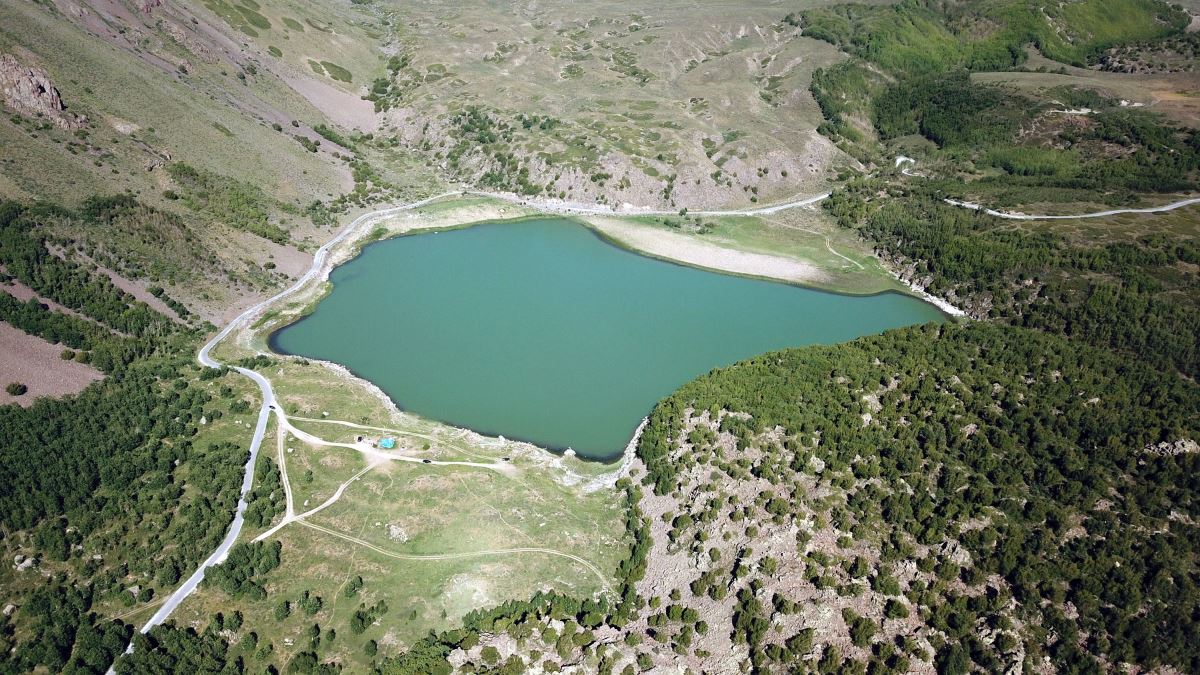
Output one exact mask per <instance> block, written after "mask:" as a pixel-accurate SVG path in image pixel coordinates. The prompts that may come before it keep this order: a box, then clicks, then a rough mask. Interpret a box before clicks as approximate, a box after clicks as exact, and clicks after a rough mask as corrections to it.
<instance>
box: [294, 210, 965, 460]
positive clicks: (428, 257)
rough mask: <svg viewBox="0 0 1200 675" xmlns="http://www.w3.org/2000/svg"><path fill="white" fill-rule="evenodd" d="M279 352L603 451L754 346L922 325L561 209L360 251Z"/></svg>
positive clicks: (484, 423) (899, 298)
mask: <svg viewBox="0 0 1200 675" xmlns="http://www.w3.org/2000/svg"><path fill="white" fill-rule="evenodd" d="M330 280H331V281H332V282H333V285H334V287H333V291H332V292H331V293H330V294H329V295H328V296H327V297H326V298H325V299H323V300H322V301H321V302H320V303H319V304H318V305H317V307H316V309H315V311H314V312H313V313H312V314H311V315H309V316H308V317H306V318H304V319H302V320H300V321H298V322H297V323H294V324H292V325H290V326H287V327H285V328H283V329H281V330H280V331H278V332H276V333H275V334H274V335H272V336H271V346H272V348H273V349H275V350H276V351H278V352H281V353H286V354H296V355H300V356H306V357H310V358H317V359H324V360H328V361H333V362H336V363H340V364H342V365H344V366H346V367H347V368H349V369H350V370H352V371H354V373H356V374H357V375H359V376H361V377H364V378H366V379H368V380H370V381H371V382H373V383H375V384H376V385H378V386H379V387H380V388H381V389H383V390H384V391H385V392H386V393H387V394H388V396H390V397H391V398H392V400H393V401H395V402H396V404H397V405H399V406H400V407H401V408H404V409H406V410H410V411H412V412H415V413H417V414H420V415H423V416H425V417H428V418H432V419H436V420H441V421H444V422H448V423H451V424H454V425H457V426H463V427H468V428H471V429H474V430H476V431H479V432H481V433H485V434H491V435H503V436H505V437H507V438H516V439H521V440H527V441H530V442H533V443H536V444H538V445H541V446H543V447H547V448H552V449H565V448H568V447H570V448H573V449H574V450H575V451H576V452H577V453H579V454H580V455H581V456H585V457H590V458H594V459H608V458H611V457H614V456H616V455H618V454H620V452H621V451H622V450H623V449H624V447H625V444H626V443H627V442H628V440H629V438H630V436H631V435H632V433H633V431H634V429H635V428H636V427H637V425H638V423H639V422H640V421H641V419H642V417H644V416H645V415H646V414H647V413H648V412H649V411H650V409H651V408H652V407H653V406H654V403H655V402H656V401H658V400H659V399H660V398H662V397H664V396H666V395H667V394H670V393H671V392H672V391H674V390H675V389H676V388H678V387H679V385H681V384H683V383H684V382H687V381H688V380H691V379H693V378H695V377H696V376H698V375H702V374H703V373H706V372H708V371H709V370H711V369H713V368H716V367H718V366H724V365H728V364H731V363H734V362H735V361H739V360H741V359H745V358H748V357H751V356H755V355H757V354H761V353H763V352H767V351H771V350H774V349H780V348H783V347H796V346H801V345H808V344H814V343H821V344H830V343H835V342H842V341H845V340H850V339H852V338H855V337H858V336H861V335H867V334H872V333H878V332H881V331H883V330H886V329H888V328H895V327H899V326H905V325H910V324H916V323H925V322H929V321H941V320H943V319H944V317H943V315H942V314H941V313H940V312H939V311H938V310H937V309H936V308H934V307H933V306H931V305H929V304H927V303H924V302H922V301H920V300H917V299H915V298H911V297H908V296H905V295H901V294H896V293H886V294H882V295H876V296H870V297H851V296H844V295H836V294H832V293H825V292H821V291H815V290H811V289H805V288H799V287H795V286H790V285H787V284H780V283H772V282H767V281H759V280H754V279H747V278H742V277H735V276H729V275H724V274H717V273H713V272H706V271H703V270H698V269H693V268H690V267H684V266H681V265H674V264H671V263H667V262H663V261H659V260H654V259H651V258H647V257H644V256H640V255H637V254H635V253H631V252H628V251H625V250H622V249H620V248H618V247H616V246H613V245H611V244H609V243H607V242H605V241H603V240H602V239H600V238H599V237H598V236H597V235H596V234H594V233H593V232H591V231H590V230H588V229H587V228H585V227H583V226H582V225H579V224H577V223H573V222H570V221H566V220H561V219H541V220H527V221H521V222H511V223H487V224H482V225H476V226H473V227H470V228H466V229H461V230H452V231H446V232H438V233H425V234H416V235H410V236H405V237H400V238H397V239H390V240H387V241H381V242H376V243H373V244H370V245H368V246H367V247H366V248H364V250H363V251H362V254H361V255H359V256H358V257H357V258H355V259H354V260H352V261H350V262H348V263H346V264H345V265H342V266H340V267H338V268H337V269H335V270H334V271H333V273H332V274H331V275H330Z"/></svg>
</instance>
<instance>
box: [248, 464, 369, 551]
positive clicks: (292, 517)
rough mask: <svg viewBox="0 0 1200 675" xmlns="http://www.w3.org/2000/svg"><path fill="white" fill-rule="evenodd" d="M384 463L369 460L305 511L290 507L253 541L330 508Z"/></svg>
mask: <svg viewBox="0 0 1200 675" xmlns="http://www.w3.org/2000/svg"><path fill="white" fill-rule="evenodd" d="M382 463H383V462H381V461H376V462H369V463H368V464H367V465H366V466H365V467H363V468H362V469H361V470H360V471H359V472H358V473H356V474H354V475H353V476H351V477H350V478H349V479H347V480H346V482H344V483H342V484H341V485H339V486H338V488H337V489H336V490H334V491H333V494H332V495H330V496H329V499H326V500H325V501H323V502H321V504H320V505H318V506H316V507H314V508H311V509H309V510H307V511H305V512H304V513H295V512H294V511H293V510H291V509H289V511H288V512H286V513H284V516H283V519H282V520H280V521H279V522H278V523H276V524H275V525H274V526H272V527H271V529H269V530H267V531H266V532H263V533H262V534H260V535H258V536H257V537H255V538H254V539H253V541H256V542H258V541H264V540H266V539H268V538H270V537H271V536H273V535H274V534H275V533H276V532H278V531H280V530H282V529H283V528H284V527H285V526H287V525H289V524H291V523H294V522H297V521H302V520H304V519H305V518H307V517H309V516H312V515H315V514H317V513H320V512H321V511H323V510H324V509H326V508H329V507H330V506H332V505H333V504H335V503H336V502H337V500H339V499H341V498H342V493H343V492H345V491H346V488H348V487H350V484H351V483H353V482H354V481H356V480H358V479H359V478H362V477H363V476H364V475H366V473H367V472H368V471H370V470H371V469H374V468H375V467H377V466H379V465H380V464H382Z"/></svg>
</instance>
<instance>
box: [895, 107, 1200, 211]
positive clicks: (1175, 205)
mask: <svg viewBox="0 0 1200 675" xmlns="http://www.w3.org/2000/svg"><path fill="white" fill-rule="evenodd" d="M1054 112H1059V113H1068V114H1086V113H1090V112H1091V111H1090V110H1088V109H1087V108H1082V109H1080V110H1056V111H1054ZM906 165H907V166H906ZM916 165H917V160H915V159H913V158H912V157H905V156H904V155H900V156H898V157H896V166H897V167H901V166H904V168H903V169H900V173H902V174H904V175H905V176H911V177H921V174H918V173H914V172H913V171H912V167H914V166H916ZM942 201H943V202H945V203H947V204H949V205H951V206H957V207H959V208H964V209H970V210H972V211H979V212H981V213H986V214H988V215H989V216H995V217H997V218H1007V219H1008V220H1078V219H1081V218H1107V217H1109V216H1119V215H1122V214H1126V213H1142V214H1153V213H1166V212H1168V211H1174V210H1175V209H1181V208H1183V207H1185V206H1191V205H1193V204H1200V197H1188V198H1186V199H1180V200H1179V201H1175V202H1171V203H1170V204H1163V205H1162V206H1148V207H1144V208H1129V209H1109V210H1107V211H1092V212H1091V213H1072V214H1059V215H1048V214H1042V215H1038V214H1030V213H1014V212H1012V211H997V210H996V209H989V208H987V207H986V206H984V205H982V204H976V203H975V202H967V201H963V200H961V199H949V198H946V199H943V200H942Z"/></svg>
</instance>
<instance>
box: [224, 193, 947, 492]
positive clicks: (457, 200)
mask: <svg viewBox="0 0 1200 675" xmlns="http://www.w3.org/2000/svg"><path fill="white" fill-rule="evenodd" d="M544 217H560V218H564V219H566V220H570V221H572V222H576V223H578V224H580V225H582V226H584V227H585V228H587V230H588V231H589V232H591V233H593V234H594V235H595V236H597V237H598V238H600V239H602V240H604V241H605V242H606V243H607V244H608V245H612V246H615V247H617V248H620V249H622V250H626V251H629V252H632V253H635V254H637V255H640V256H643V257H647V258H651V259H655V260H660V261H663V262H667V263H671V264H674V265H679V266H683V267H688V268H693V269H700V270H705V271H709V272H716V273H720V274H726V275H732V276H737V277H744V278H750V279H758V280H764V281H772V282H777V283H782V284H787V285H789V286H797V287H801V288H806V289H810V290H814V291H818V292H821V293H828V294H832V295H839V296H845V297H869V296H877V295H885V294H897V295H910V296H913V297H918V298H920V299H921V300H924V301H925V302H927V303H929V304H930V305H932V306H934V307H936V308H937V309H938V310H939V311H940V312H941V313H942V314H943V315H945V316H946V317H947V318H951V317H953V316H955V313H953V312H951V311H947V305H948V303H945V302H944V301H941V302H938V300H939V299H937V298H933V297H932V296H929V295H928V294H925V293H922V292H921V291H920V289H916V288H913V287H911V286H908V292H907V293H906V292H905V291H903V290H884V291H878V292H873V293H853V292H848V291H840V290H837V289H831V288H827V287H822V286H821V285H815V284H811V283H804V282H802V281H799V280H797V279H794V278H787V277H784V278H780V277H779V276H775V275H772V274H769V273H768V274H766V275H760V274H750V273H746V272H743V271H739V270H736V269H728V265H722V264H721V261H720V260H715V261H698V260H695V259H689V260H681V259H677V258H673V257H671V256H670V255H663V254H659V253H655V252H652V251H645V250H641V249H639V248H637V247H635V246H631V245H629V244H627V243H626V242H623V241H621V240H619V239H616V238H614V237H612V236H610V235H609V234H608V233H607V232H605V231H604V229H603V228H600V227H598V226H596V225H595V224H594V223H592V222H590V221H589V220H588V219H587V218H584V217H579V216H565V215H563V214H553V213H546V212H543V211H540V210H535V209H533V208H530V207H527V206H521V205H514V204H512V203H506V202H502V201H499V200H493V199H487V198H482V197H462V196H454V195H448V196H447V197H446V198H445V199H441V200H438V201H435V202H432V203H430V204H428V205H425V206H422V207H420V208H419V209H414V210H412V211H408V212H403V213H394V214H389V215H383V216H380V217H378V218H370V219H367V220H366V221H364V222H363V223H362V225H361V226H360V227H358V228H356V229H355V230H354V231H352V232H348V233H346V235H345V236H344V237H342V240H341V241H339V242H338V245H337V246H336V247H334V249H333V250H331V251H330V255H329V256H328V257H327V258H326V259H325V261H324V262H323V264H322V266H321V268H320V270H319V271H318V273H317V274H316V275H315V276H314V278H313V279H312V280H311V282H310V284H309V285H308V286H307V287H306V288H305V289H303V290H302V291H301V292H300V293H298V294H297V296H299V297H297V298H296V299H295V300H293V303H296V302H299V303H300V305H299V311H287V310H286V309H285V310H280V311H275V310H274V309H273V308H271V307H267V308H264V309H263V310H262V312H261V313H260V315H259V321H258V322H254V325H253V327H251V326H247V327H246V330H247V331H248V332H249V333H251V334H250V335H248V336H246V337H245V340H246V343H247V346H250V345H253V344H256V343H258V341H259V339H260V338H263V344H262V347H264V348H265V351H266V352H267V353H269V354H270V355H275V356H281V357H283V358H303V357H293V356H291V355H287V354H281V353H280V352H279V351H277V350H276V349H274V348H273V346H272V345H271V344H270V342H272V338H273V336H274V334H275V333H276V332H278V331H279V330H281V329H282V328H284V327H286V326H288V325H291V324H293V323H295V322H296V321H299V320H301V319H303V318H304V317H305V316H307V315H308V314H309V313H311V312H312V311H313V310H314V309H315V307H316V305H317V304H318V303H320V302H321V300H322V299H324V298H325V297H326V296H327V295H328V293H329V292H330V290H331V286H330V284H329V277H330V274H331V273H332V271H333V270H334V269H336V268H337V267H339V266H341V265H344V264H346V263H348V262H350V261H352V260H354V259H355V258H356V257H357V256H359V255H360V254H361V253H362V251H363V249H365V248H366V247H367V246H369V245H370V244H372V243H376V242H380V241H384V240H388V239H393V238H396V237H403V236H409V235H415V234H428V233H434V232H441V231H453V230H461V229H466V228H471V227H474V226H477V225H481V224H487V223H507V222H519V221H522V220H528V219H537V218H544ZM634 227H636V226H634ZM714 246H715V245H714ZM718 248H725V247H718ZM729 250H734V251H736V250H739V249H729ZM783 259H787V258H786V257H783ZM705 262H710V263H711V264H704V263H705ZM901 281H902V280H901ZM906 286H907V284H906ZM954 309H956V308H954ZM264 319H266V320H265V321H264ZM309 360H312V361H320V360H319V359H309ZM323 363H324V364H325V366H326V367H327V368H330V369H331V371H333V372H337V373H338V374H339V376H340V377H341V378H343V379H346V380H347V381H348V382H350V383H356V384H359V385H361V386H362V389H363V390H364V391H367V392H369V393H370V395H371V396H372V398H374V399H376V400H378V401H379V402H380V403H381V404H382V405H383V406H384V407H385V409H386V410H388V411H395V412H396V413H400V414H405V415H416V416H417V417H420V418H422V419H427V420H428V421H431V422H434V423H436V424H439V425H442V426H445V427H447V428H450V429H457V430H460V431H462V432H465V433H469V434H474V435H478V436H479V437H481V438H497V437H492V436H488V435H487V434H484V433H481V432H479V431H477V430H475V429H471V428H469V427H462V426H458V425H454V424H450V423H447V422H442V421H439V420H436V419H433V418H428V417H425V416H422V415H417V414H416V413H413V412H411V411H408V410H406V409H404V408H402V407H401V406H399V405H398V404H397V403H396V402H395V401H394V400H392V398H391V397H390V396H388V395H387V393H386V392H384V391H383V390H382V389H381V388H379V386H378V385H376V384H375V383H373V382H371V381H370V380H368V379H367V378H364V377H361V376H359V375H358V374H356V373H354V372H353V371H351V370H350V369H349V368H347V367H345V366H344V365H341V364H337V363H332V362H323ZM502 438H504V439H505V440H508V441H511V442H514V443H521V444H523V445H528V446H530V447H533V448H537V449H538V450H539V451H541V453H542V454H543V455H544V456H545V458H546V460H547V461H548V462H550V463H557V464H561V463H562V462H563V460H565V459H567V458H570V457H574V458H575V459H578V460H579V461H581V462H586V463H588V464H595V465H599V466H612V467H613V468H614V469H615V470H616V471H615V472H614V474H613V475H616V473H619V472H620V471H621V470H622V469H623V468H624V467H627V466H628V463H629V461H630V460H631V457H632V455H633V452H634V451H635V450H636V441H637V438H638V434H637V432H636V431H635V432H634V434H633V436H632V437H631V439H630V441H629V443H628V444H627V445H626V447H625V448H624V451H623V452H620V453H618V454H615V455H612V456H608V457H603V458H591V457H585V456H582V455H579V454H577V453H569V452H567V449H565V448H554V447H545V446H541V445H537V444H534V443H530V442H528V441H523V440H521V439H517V438H508V437H502ZM605 475H608V474H605ZM614 480H615V479H614Z"/></svg>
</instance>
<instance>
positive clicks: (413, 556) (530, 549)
mask: <svg viewBox="0 0 1200 675" xmlns="http://www.w3.org/2000/svg"><path fill="white" fill-rule="evenodd" d="M300 524H301V525H303V526H304V527H309V528H312V529H314V530H317V531H318V532H324V533H325V534H328V535H331V536H334V537H338V538H340V539H345V540H346V541H348V542H351V543H353V544H358V545H359V546H362V547H364V548H368V549H371V550H372V551H375V552H376V553H379V554H380V555H386V556H388V557H389V558H396V559H397V560H460V559H462V558H476V557H480V556H489V555H513V554H518V553H542V554H545V555H553V556H558V557H560V558H566V559H568V560H571V561H573V562H577V563H579V564H580V565H583V566H584V567H586V568H588V569H589V570H591V571H592V572H593V573H594V574H595V575H596V577H597V578H598V579H600V583H601V584H602V585H603V586H604V590H606V591H609V592H612V587H611V586H609V584H608V579H607V578H605V576H604V573H603V572H601V571H600V569H599V568H597V567H596V566H595V565H593V564H592V563H590V562H588V561H587V560H585V559H583V558H580V557H579V556H577V555H574V554H571V553H565V552H563V551H559V550H556V549H552V548H540V547H534V546H522V547H518V548H494V549H486V550H482V551H463V552H461V553H430V554H420V553H396V552H395V551H389V550H387V549H384V548H380V547H378V546H376V545H374V544H372V543H371V542H369V541H364V540H362V539H359V538H358V537H352V536H350V535H348V534H346V533H344V532H338V531H337V530H331V529H329V528H328V527H323V526H321V525H317V524H315V523H310V522H308V521H307V520H302V521H300Z"/></svg>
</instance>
